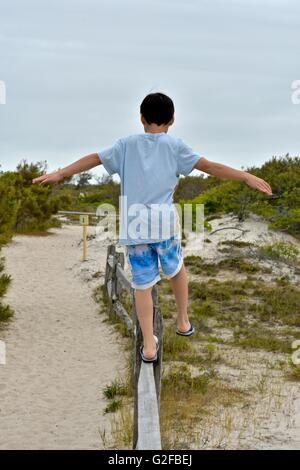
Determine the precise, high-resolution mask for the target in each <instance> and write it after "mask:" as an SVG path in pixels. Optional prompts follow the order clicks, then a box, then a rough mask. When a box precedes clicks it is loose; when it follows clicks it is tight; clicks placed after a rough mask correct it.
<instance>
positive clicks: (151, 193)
mask: <svg viewBox="0 0 300 470" xmlns="http://www.w3.org/2000/svg"><path fill="white" fill-rule="evenodd" d="M98 155H99V158H100V161H101V162H102V164H103V166H104V168H105V169H106V171H107V172H108V173H109V175H113V174H115V173H117V174H118V175H119V176H120V179H121V198H120V218H121V224H120V233H119V243H120V244H122V245H132V244H140V243H154V242H158V241H161V240H166V239H168V238H170V236H172V235H174V234H175V233H178V215H177V211H176V208H175V206H174V204H173V193H174V190H175V188H176V185H177V183H178V179H179V175H180V174H182V175H188V174H189V173H190V172H191V171H192V170H193V168H194V166H195V164H196V163H197V161H198V160H199V159H200V158H201V157H200V156H199V154H198V153H196V152H194V151H193V150H192V149H191V148H190V147H189V146H188V145H187V144H186V143H185V142H184V141H183V140H182V139H180V138H177V137H172V136H170V135H168V134H167V133H165V132H160V133H156V134H154V133H147V132H145V133H143V134H135V135H129V136H127V137H123V138H120V139H118V140H117V141H116V142H115V143H114V145H112V146H110V147H106V148H104V149H102V150H101V151H100V152H98Z"/></svg>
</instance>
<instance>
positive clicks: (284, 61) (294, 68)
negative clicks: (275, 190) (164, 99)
mask: <svg viewBox="0 0 300 470" xmlns="http://www.w3.org/2000/svg"><path fill="white" fill-rule="evenodd" d="M299 22H300V4H298V2H296V1H292V0H290V1H289V2H286V1H283V0H261V1H258V0H251V1H250V0H243V1H242V0H231V1H226V2H224V1H221V0H210V1H208V0H204V1H201V2H198V1H197V0H188V1H186V2H182V1H179V0H172V1H170V0H164V2H161V1H159V0H153V1H152V2H151V3H149V2H146V1H142V0H107V1H103V0H97V1H96V0H72V1H71V0H69V1H67V0H51V2H50V1H49V2H39V1H37V0H36V1H34V0H27V1H26V2H23V1H21V0H18V1H17V0H5V1H2V3H1V11H0V31H1V34H0V57H1V68H0V80H3V81H5V83H6V88H7V90H6V91H7V104H6V105H5V106H1V107H0V162H1V164H2V166H3V167H4V168H6V169H12V168H14V167H15V166H16V164H17V163H18V162H19V161H20V159H21V158H24V157H26V158H28V159H29V160H37V159H39V160H44V159H47V160H48V162H49V166H50V168H56V167H58V166H63V165H65V164H68V163H70V161H72V160H74V159H76V158H79V157H80V156H82V155H84V154H87V153H89V152H93V151H99V150H100V149H101V148H103V147H105V146H107V145H109V144H110V143H112V142H114V141H115V140H116V139H117V138H118V137H120V136H124V135H127V134H130V133H135V132H142V131H143V129H142V126H141V124H140V123H139V104H140V101H141V100H142V98H143V97H144V95H145V94H147V93H148V92H150V91H151V90H153V89H155V90H161V91H164V92H166V93H168V94H170V96H171V97H172V98H173V99H174V102H175V109H176V122H175V125H174V127H173V128H171V130H170V133H172V134H174V135H175V134H176V135H179V136H181V137H182V138H184V140H186V141H187V142H189V143H190V145H192V146H194V147H195V149H196V150H197V151H199V153H201V154H205V155H206V156H207V158H211V159H215V160H217V161H223V162H224V163H226V164H229V165H232V166H236V167H241V166H242V165H243V166H247V165H248V164H253V163H255V164H261V163H262V162H263V161H265V160H266V159H268V158H270V157H271V156H272V155H273V154H282V153H286V152H288V151H289V152H290V153H291V154H297V153H299V143H300V142H299V132H297V126H298V122H299V115H300V105H299V106H295V105H292V103H291V98H290V96H291V83H292V81H294V80H296V79H300V76H299V68H298V48H297V44H299V35H300V33H299V31H300V24H299ZM99 171H100V172H101V171H102V170H99Z"/></svg>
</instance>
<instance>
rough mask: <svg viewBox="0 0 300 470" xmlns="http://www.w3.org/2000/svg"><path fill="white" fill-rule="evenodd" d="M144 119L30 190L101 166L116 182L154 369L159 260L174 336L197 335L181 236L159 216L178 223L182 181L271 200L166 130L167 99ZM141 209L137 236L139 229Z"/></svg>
mask: <svg viewBox="0 0 300 470" xmlns="http://www.w3.org/2000/svg"><path fill="white" fill-rule="evenodd" d="M140 114H141V122H142V124H143V126H144V131H145V132H144V133H142V134H136V135H130V136H128V137H125V138H121V139H119V140H118V141H117V142H116V143H115V144H114V145H113V146H112V147H108V148H105V149H103V150H102V151H100V152H99V153H93V154H90V155H87V156H85V157H83V158H81V159H79V160H77V161H76V162H74V163H72V164H71V165H69V166H66V167H64V168H62V169H59V170H57V171H55V172H53V173H49V174H46V175H43V176H40V177H38V178H35V179H34V180H33V183H34V184H36V183H38V184H47V183H56V182H58V181H60V180H62V179H63V178H65V177H70V176H72V175H74V174H76V173H80V172H82V171H86V170H90V169H91V168H93V167H95V166H97V165H100V164H103V166H104V168H105V169H106V170H107V171H108V173H109V174H110V175H112V174H114V173H117V174H119V176H120V178H121V194H122V196H121V229H120V243H121V244H124V245H125V246H126V255H127V259H128V261H129V264H130V267H131V272H132V287H133V288H134V292H135V302H136V310H137V316H138V320H139V323H140V326H141V330H142V334H143V347H142V348H141V351H140V353H141V356H142V360H143V361H144V362H154V361H156V360H157V353H158V340H157V337H156V336H155V335H153V304H152V296H151V289H152V286H153V285H154V284H155V283H156V282H157V281H158V280H159V279H160V276H159V269H158V259H159V261H160V264H161V267H162V270H163V272H164V274H165V275H166V276H167V277H168V278H169V279H170V281H171V285H172V290H173V293H174V295H175V300H176V305H177V329H176V333H177V334H179V335H183V336H190V335H192V334H193V332H194V326H193V325H192V324H191V323H190V322H189V318H188V313H187V307H188V282H187V275H186V270H185V266H184V263H183V258H182V250H181V245H180V236H179V235H178V231H177V230H176V228H175V224H174V223H173V224H171V223H167V227H166V224H165V227H162V225H163V224H161V222H160V219H159V221H158V222H157V217H156V216H157V215H159V214H158V212H159V211H160V209H161V207H163V211H162V214H163V215H167V216H169V219H170V218H172V217H173V222H174V218H175V217H176V215H175V213H174V210H173V208H174V206H173V204H172V200H173V193H174V190H175V187H176V185H177V182H178V177H179V175H180V174H183V175H188V174H189V173H190V172H191V171H192V170H193V169H195V168H196V169H197V170H200V171H203V172H205V173H208V174H209V175H214V176H217V177H218V178H224V179H232V180H239V181H243V182H245V183H246V184H247V185H248V186H250V187H252V188H255V189H257V190H259V191H261V192H263V193H266V194H267V195H269V196H270V195H272V190H271V188H270V186H269V184H268V183H266V182H265V181H264V180H262V179H261V178H258V177H256V176H254V175H252V174H250V173H247V172H245V171H240V170H235V169H233V168H231V167H228V166H225V165H222V164H220V163H215V162H212V161H210V160H207V159H206V158H204V157H200V156H199V155H198V154H197V153H196V152H194V151H193V150H192V149H191V148H190V147H189V146H188V145H186V144H185V143H184V142H183V141H182V140H181V139H178V138H175V137H172V136H170V135H168V129H169V127H170V126H171V125H172V124H173V123H174V104H173V101H172V100H171V98H169V97H168V96H166V95H164V94H163V93H151V94H149V95H147V96H146V97H145V98H144V100H143V102H142V103H141V106H140ZM125 202H126V204H125ZM137 208H138V209H139V224H138V226H139V228H140V229H141V230H140V231H138V230H137V225H136V224H135V222H136V221H135V215H136V212H137V210H136V209H137ZM132 209H133V210H132ZM155 220H156V224H155ZM164 220H165V219H164ZM153 221H154V223H153ZM149 224H150V225H149ZM151 224H152V225H151ZM149 226H150V227H151V232H150V233H149ZM153 228H154V230H153ZM157 229H158V231H157ZM166 229H167V230H166ZM162 232H163V233H162Z"/></svg>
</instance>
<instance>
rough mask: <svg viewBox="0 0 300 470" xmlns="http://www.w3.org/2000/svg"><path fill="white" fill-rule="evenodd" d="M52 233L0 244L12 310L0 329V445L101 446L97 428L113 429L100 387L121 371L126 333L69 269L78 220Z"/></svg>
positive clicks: (75, 255) (76, 252) (76, 255)
mask: <svg viewBox="0 0 300 470" xmlns="http://www.w3.org/2000/svg"><path fill="white" fill-rule="evenodd" d="M90 230H93V229H91V228H89V231H90ZM52 232H53V233H54V235H51V236H47V237H30V236H16V237H14V239H13V242H12V243H11V244H9V245H8V246H6V247H5V248H4V249H3V254H4V256H5V258H6V271H7V272H8V273H9V274H11V276H12V278H13V283H12V285H11V286H10V289H9V291H8V293H7V295H6V302H7V303H9V304H10V305H11V307H12V308H13V309H14V310H15V316H14V318H13V320H12V322H11V323H10V324H9V325H8V326H6V327H5V328H4V329H3V330H2V331H0V339H2V340H4V341H5V342H6V349H7V364H6V365H5V366H3V365H0V423H1V424H0V449H100V448H103V443H102V440H101V438H100V434H99V432H103V430H104V429H105V430H106V437H108V438H109V436H110V418H109V417H108V416H107V415H103V410H104V408H105V406H106V405H107V402H106V400H105V399H104V398H103V396H102V392H101V390H102V387H103V386H105V385H106V384H108V383H110V382H111V381H112V380H113V379H114V378H115V377H117V376H118V374H119V373H120V374H121V373H122V372H123V370H124V365H125V357H124V348H123V346H124V345H123V340H122V338H121V337H120V336H119V335H117V333H116V332H115V331H114V328H113V327H112V326H111V325H108V324H107V323H104V322H103V320H104V318H105V317H104V316H101V315H100V314H99V313H98V309H99V306H98V305H97V304H96V303H95V302H94V301H93V300H92V298H91V290H90V289H89V287H88V285H87V284H86V283H84V282H82V280H81V279H80V278H78V276H75V273H74V271H73V270H72V267H73V265H74V264H76V265H80V266H83V265H84V263H81V261H80V256H81V249H80V247H79V246H78V243H79V242H80V239H81V227H78V226H70V225H69V226H64V227H63V228H62V229H54V230H52ZM105 251H106V250H103V248H101V252H102V253H101V255H102V257H101V259H102V261H103V260H104V259H105ZM102 268H103V266H102ZM98 282H99V280H98ZM108 442H109V439H108Z"/></svg>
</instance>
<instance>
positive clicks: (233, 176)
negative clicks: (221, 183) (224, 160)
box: [194, 157, 272, 196]
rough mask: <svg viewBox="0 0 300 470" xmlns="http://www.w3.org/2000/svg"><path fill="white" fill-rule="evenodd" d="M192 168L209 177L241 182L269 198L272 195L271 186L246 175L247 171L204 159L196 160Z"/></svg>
mask: <svg viewBox="0 0 300 470" xmlns="http://www.w3.org/2000/svg"><path fill="white" fill-rule="evenodd" d="M194 168H196V169H197V170H200V171H204V172H205V173H208V174H209V175H212V176H216V177H217V178H221V179H223V178H224V179H230V180H238V181H243V182H244V183H246V184H247V185H248V186H250V187H251V188H254V189H258V190H259V191H261V192H263V193H266V194H268V195H269V196H271V195H272V189H271V186H270V185H269V184H268V183H267V182H266V181H265V180H263V179H261V178H258V177H257V176H255V175H252V174H251V173H247V171H242V170H236V169H235V168H231V167H230V166H226V165H222V164H221V163H216V162H212V161H210V160H207V159H206V158H204V157H202V158H200V160H198V162H197V163H196V165H195V166H194Z"/></svg>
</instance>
